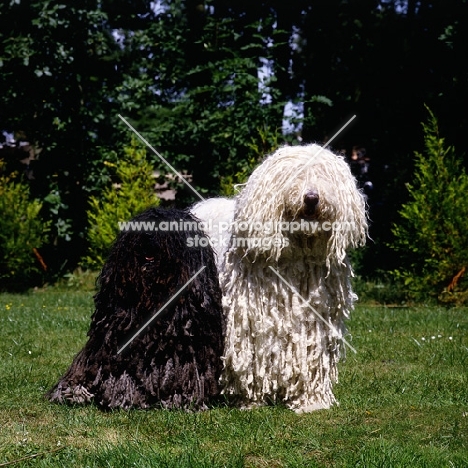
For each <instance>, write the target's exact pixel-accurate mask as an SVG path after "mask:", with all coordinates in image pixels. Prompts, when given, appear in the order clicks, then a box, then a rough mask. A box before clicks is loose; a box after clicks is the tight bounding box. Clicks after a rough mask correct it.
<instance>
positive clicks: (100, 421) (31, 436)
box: [0, 288, 468, 468]
mask: <svg viewBox="0 0 468 468" xmlns="http://www.w3.org/2000/svg"><path fill="white" fill-rule="evenodd" d="M92 311H93V305H92V293H91V292H86V291H78V292H74V291H71V290H70V291H66V290H59V289H54V288H51V289H48V290H44V291H36V292H31V293H30V294H28V295H10V294H2V295H0V327H1V332H0V333H1V335H0V337H1V341H0V387H1V391H0V466H11V465H13V466H22V467H23V466H25V467H27V466H35V467H52V466H54V467H55V466H63V467H119V468H120V467H127V466H135V467H177V468H180V467H182V468H183V467H195V468H196V467H259V468H260V467H262V468H263V467H265V468H275V467H389V468H395V467H437V468H440V467H466V466H468V309H466V308H464V309H463V308H452V309H444V308H438V307H415V308H385V307H370V306H369V307H366V306H365V305H361V306H358V307H357V309H356V310H355V312H354V313H353V315H352V318H351V320H350V321H349V323H348V328H349V332H350V335H349V336H348V341H349V342H350V343H351V344H352V346H353V347H354V348H355V349H356V350H357V354H354V353H353V352H351V351H348V355H347V359H346V360H344V361H343V362H342V363H341V364H340V382H339V384H337V385H336V387H335V390H336V391H335V393H336V395H337V398H338V399H339V401H340V403H341V404H340V406H337V407H334V408H332V409H330V410H324V411H318V412H315V413H312V414H305V415H297V414H295V413H293V412H291V411H288V410H286V409H285V408H282V407H266V408H260V409H256V410H251V411H240V410H237V409H232V408H227V407H218V408H215V409H212V410H210V411H206V412H203V413H196V414H186V413H183V412H176V411H162V410H152V411H128V412H125V411H117V412H109V413H104V412H101V411H100V410H98V409H97V408H95V407H93V406H88V407H66V406H60V405H55V404H50V403H49V402H48V401H46V400H45V399H44V393H45V392H46V391H47V390H48V389H49V388H50V387H51V386H52V385H53V384H55V383H56V381H57V380H58V378H59V376H60V375H61V374H62V373H63V372H64V371H65V370H66V369H67V368H68V366H69V365H70V363H71V360H72V358H73V356H74V355H75V354H76V353H77V352H78V351H79V350H80V349H81V347H82V345H83V344H84V342H85V340H86V332H87V329H88V326H89V318H90V315H91V313H92ZM28 457H29V458H28Z"/></svg>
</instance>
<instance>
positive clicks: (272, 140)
mask: <svg viewBox="0 0 468 468" xmlns="http://www.w3.org/2000/svg"><path fill="white" fill-rule="evenodd" d="M278 138H279V132H278V130H277V129H274V130H271V129H270V128H268V127H266V126H265V127H264V128H259V129H258V135H257V137H256V138H255V139H254V138H252V139H251V142H250V144H248V145H247V146H248V149H249V153H248V155H247V156H246V158H245V159H244V160H243V161H242V162H241V163H240V164H239V167H238V169H237V171H236V172H235V173H234V174H228V175H224V176H222V177H221V178H220V194H221V195H223V196H225V197H232V196H234V195H236V194H237V191H236V185H237V184H244V183H245V182H247V179H248V178H249V176H250V174H252V172H253V171H254V169H255V168H256V167H257V166H258V165H259V164H260V163H261V162H262V161H263V159H264V158H265V156H268V155H269V154H272V153H273V152H274V151H276V149H277V148H278V146H279V143H278Z"/></svg>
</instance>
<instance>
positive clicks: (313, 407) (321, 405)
mask: <svg viewBox="0 0 468 468" xmlns="http://www.w3.org/2000/svg"><path fill="white" fill-rule="evenodd" d="M329 408H330V405H327V404H325V403H319V402H318V403H314V404H312V405H305V406H298V407H293V408H291V409H292V410H293V411H294V412H295V413H297V414H303V413H312V412H313V411H318V410H322V409H329Z"/></svg>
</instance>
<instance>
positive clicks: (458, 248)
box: [392, 110, 468, 302]
mask: <svg viewBox="0 0 468 468" xmlns="http://www.w3.org/2000/svg"><path fill="white" fill-rule="evenodd" d="M423 130H424V142H425V151H424V153H423V154H421V153H416V154H415V157H416V159H415V172H414V179H413V182H412V183H411V184H407V188H408V191H409V195H410V199H409V201H408V203H406V204H405V205H403V207H402V208H401V210H400V215H401V222H400V223H399V224H398V225H395V226H394V228H393V234H394V236H395V241H394V243H393V245H392V247H393V248H394V249H395V250H397V251H398V252H399V253H400V254H401V261H402V264H401V267H400V268H399V269H397V270H396V271H395V272H394V275H395V277H396V278H399V279H402V280H403V281H404V283H405V284H406V286H407V287H408V288H409V290H410V291H411V292H412V293H413V295H415V296H418V295H419V296H421V295H423V294H430V295H432V296H438V297H439V298H440V299H442V300H444V301H450V302H454V301H455V302H456V301H457V300H458V299H463V298H464V297H466V293H463V291H466V290H467V288H468V282H467V279H466V276H463V273H464V270H465V268H466V267H467V265H468V234H467V219H468V197H467V193H468V176H467V174H466V172H465V170H464V168H463V166H462V164H461V161H460V160H459V159H457V158H456V154H455V149H454V148H453V147H450V146H446V145H445V141H444V138H442V137H441V136H440V135H439V130H438V123H437V119H436V117H435V116H434V114H433V113H432V112H431V111H430V110H429V119H428V123H427V124H423ZM457 298H458V299H457Z"/></svg>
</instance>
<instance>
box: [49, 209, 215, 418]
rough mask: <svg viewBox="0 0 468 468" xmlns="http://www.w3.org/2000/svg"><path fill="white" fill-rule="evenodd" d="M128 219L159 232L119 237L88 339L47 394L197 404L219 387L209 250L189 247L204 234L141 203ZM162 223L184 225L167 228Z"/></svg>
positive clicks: (58, 398)
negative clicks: (144, 208)
mask: <svg viewBox="0 0 468 468" xmlns="http://www.w3.org/2000/svg"><path fill="white" fill-rule="evenodd" d="M132 221H133V222H134V223H135V222H137V223H144V222H146V223H148V222H149V223H152V222H154V226H159V227H160V228H162V229H159V230H154V229H146V230H145V231H144V230H141V231H138V230H135V229H133V230H132V231H122V232H121V233H120V235H119V236H118V238H117V240H116V241H115V243H114V245H113V247H112V249H111V251H110V255H109V258H108V260H107V262H106V264H105V265H104V267H103V269H102V272H101V274H100V276H99V278H98V286H99V290H98V293H97V294H96V295H95V297H94V302H95V312H94V314H93V316H92V319H91V326H90V329H89V332H88V336H89V339H88V342H87V343H86V345H85V347H84V348H83V349H82V351H81V352H80V353H79V354H78V355H77V356H76V357H75V359H74V360H73V363H72V364H71V366H70V368H69V370H68V371H67V373H66V374H65V375H64V376H63V377H62V378H61V379H60V381H59V382H58V383H57V385H55V387H54V388H52V389H51V390H50V391H49V392H48V394H47V397H48V399H49V400H51V401H55V402H60V403H72V404H74V403H75V404H80V403H89V402H91V401H94V402H95V403H96V404H97V405H98V406H100V407H101V408H105V409H112V408H132V407H135V408H149V407H154V406H156V407H157V406H160V407H165V408H183V409H194V410H196V409H204V408H206V405H207V403H209V402H210V401H211V400H213V399H214V398H215V397H217V396H218V395H219V392H220V387H219V384H218V379H219V376H220V373H221V368H222V362H221V355H222V353H223V346H224V319H223V315H222V307H221V291H220V287H219V283H218V275H217V270H216V266H215V260H214V254H213V251H212V249H211V247H209V246H207V247H200V246H197V247H193V246H189V245H193V243H191V242H190V238H191V237H192V238H193V237H195V236H196V235H198V236H199V237H204V234H203V232H202V231H200V230H199V229H198V227H197V228H196V229H194V223H195V222H197V221H198V220H196V219H195V218H194V217H193V216H192V215H191V214H189V213H188V212H186V211H182V210H175V209H171V210H165V209H158V208H151V209H149V210H147V211H145V212H144V213H142V214H140V215H139V216H137V217H135V218H134V219H133V220H132ZM171 222H173V225H176V226H177V225H179V227H181V226H182V225H183V223H184V222H185V223H187V222H188V223H190V225H191V226H192V227H191V229H178V230H174V229H171V230H167V228H168V226H170V223H171ZM140 227H141V225H140ZM147 227H148V226H147ZM164 228H166V229H164ZM197 245H198V243H197ZM197 273H198V275H197ZM195 275H196V277H195V278H194V276H195ZM193 278H194V279H193ZM189 281H190V283H189ZM187 283H189V284H187ZM184 286H185V287H184ZM171 299H172V301H171ZM169 301H171V302H170V304H169V305H168V306H167V307H165V308H164V310H163V311H161V313H160V314H159V315H158V316H157V317H155V314H156V313H157V312H158V311H159V310H160V309H161V308H163V306H165V305H166V304H167V303H168V302H169Z"/></svg>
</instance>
